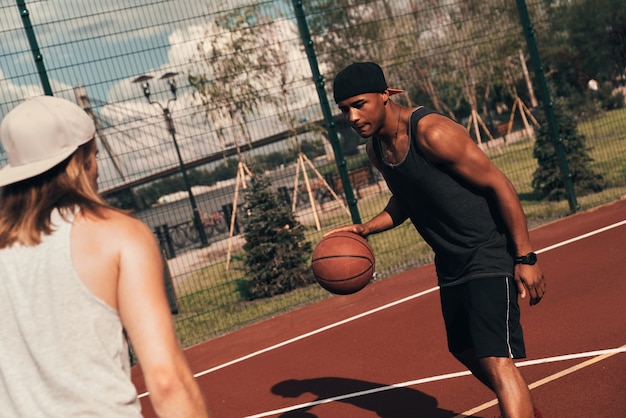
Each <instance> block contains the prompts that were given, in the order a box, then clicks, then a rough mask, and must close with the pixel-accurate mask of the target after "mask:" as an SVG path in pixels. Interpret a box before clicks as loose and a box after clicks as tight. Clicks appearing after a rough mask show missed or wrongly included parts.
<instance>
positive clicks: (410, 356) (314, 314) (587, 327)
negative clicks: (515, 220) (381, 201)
mask: <svg viewBox="0 0 626 418" xmlns="http://www.w3.org/2000/svg"><path fill="white" fill-rule="evenodd" d="M625 219H626V200H625V199H622V200H620V201H617V202H614V203H611V204H608V205H605V206H603V207H600V208H596V209H593V210H590V211H586V212H582V213H578V214H575V215H572V216H569V217H567V218H565V219H562V220H559V221H557V222H554V223H551V224H548V225H545V226H542V227H540V228H537V229H535V230H533V231H531V236H532V240H533V245H534V247H535V249H536V250H537V252H538V254H539V260H540V261H539V262H540V264H541V267H542V269H543V272H544V274H545V275H546V278H547V280H548V290H547V294H546V296H545V298H544V299H543V301H542V302H541V303H539V304H538V305H536V306H533V307H530V306H528V299H524V300H521V305H522V323H523V326H524V332H525V339H526V349H527V356H528V357H527V358H526V359H523V360H518V361H517V364H518V366H519V367H520V370H521V371H522V373H523V375H524V377H525V378H526V380H527V382H528V383H529V385H530V387H531V389H532V394H533V397H534V398H535V401H536V403H537V405H538V406H539V408H540V409H541V410H542V412H543V414H544V416H545V417H546V418H550V417H567V418H574V417H581V418H582V417H584V418H590V417H602V418H611V417H615V418H617V417H619V418H623V417H626V389H625V387H626V319H625V314H626V308H625V307H624V299H626V280H625V279H626V278H625V275H626V274H625V272H626V220H625ZM435 283H436V280H435V274H434V267H433V266H432V265H428V266H424V267H421V268H418V269H414V270H411V271H408V272H406V273H403V274H400V275H398V276H395V277H391V278H387V279H385V280H382V281H379V282H374V283H372V284H370V285H368V286H367V287H366V288H365V289H363V290H362V291H360V292H358V293H356V294H354V295H349V296H333V297H330V298H328V299H325V300H323V301H321V302H318V303H315V304H312V305H309V306H306V307H303V308H300V309H297V310H294V311H291V312H288V313H285V314H281V315H278V316H276V317H273V318H270V319H268V320H265V321H262V322H260V323H257V324H255V325H252V326H249V327H246V328H244V329H241V330H238V331H236V332H233V333H230V334H228V335H225V336H222V337H219V338H216V339H213V340H211V341H208V342H206V343H203V344H200V345H197V346H194V347H191V348H190V349H188V350H187V351H186V354H187V356H188V359H189V362H190V364H191V367H192V369H193V371H194V373H196V376H197V380H198V382H199V384H200V385H201V387H202V390H203V391H204V394H205V396H206V398H207V400H208V402H209V405H210V408H211V411H212V413H213V416H214V417H215V418H221V417H301V418H304V417H308V418H313V417H319V418H325V417H332V418H335V417H341V418H350V417H359V418H365V417H386V418H399V417H407V418H408V417H428V418H437V417H457V416H460V417H462V416H473V417H495V416H497V415H498V414H499V413H498V409H497V405H496V403H495V401H494V396H493V394H492V393H491V392H490V391H489V390H487V389H486V388H484V387H483V386H481V384H480V383H478V381H477V380H475V379H474V378H473V377H471V376H469V375H468V374H467V372H466V371H465V370H464V369H463V367H462V366H461V365H460V364H459V363H457V362H456V360H454V359H453V358H452V356H451V355H450V354H449V353H448V351H447V346H446V341H445V334H444V328H443V320H442V318H441V313H440V308H439V292H438V289H437V288H436V287H434V286H435ZM133 381H134V382H135V384H136V386H137V389H138V391H139V393H140V396H141V400H142V405H143V408H144V413H145V415H146V416H147V417H152V416H154V413H153V411H152V408H151V406H150V403H149V394H146V393H145V386H144V384H143V381H142V378H141V372H140V369H139V368H138V367H136V368H134V369H133Z"/></svg>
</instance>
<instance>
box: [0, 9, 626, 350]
mask: <svg viewBox="0 0 626 418" xmlns="http://www.w3.org/2000/svg"><path fill="white" fill-rule="evenodd" d="M600 3H602V4H601V5H599V4H598V1H594V2H591V1H587V0H573V1H571V2H546V1H536V0H528V1H526V2H524V1H521V0H518V1H517V2H511V1H505V0H482V1H480V2H478V1H474V0H465V1H446V2H442V1H438V0H421V1H417V0H394V1H391V0H387V1H385V0H377V1H372V0H333V1H330V0H308V1H296V0H293V1H279V0H268V1H261V2H247V1H244V0H223V1H194V2H182V1H180V0H174V1H165V0H134V1H131V2H128V1H107V2H86V1H78V0H55V1H28V2H24V1H16V2H14V3H13V2H11V1H9V0H2V2H0V37H1V40H0V95H1V97H0V115H1V116H3V115H4V114H6V113H7V112H8V111H9V110H10V109H11V108H13V107H14V106H16V105H17V104H19V103H20V102H21V101H22V100H23V99H24V98H26V97H31V96H36V95H42V94H53V95H55V96H60V97H65V98H68V99H71V100H74V101H76V102H77V103H78V104H80V105H81V106H82V107H84V108H85V110H86V111H87V112H88V113H89V114H90V115H91V116H92V117H93V118H94V121H95V122H96V126H97V134H98V135H97V137H98V142H99V146H100V154H99V167H100V180H99V182H100V189H101V192H102V194H103V195H104V196H105V197H106V199H107V200H108V201H109V202H111V203H113V204H115V205H116V206H119V207H123V208H125V209H129V210H131V211H132V212H133V214H134V216H136V217H138V218H139V219H141V220H143V221H144V222H145V223H147V224H148V225H149V226H150V227H151V228H152V229H153V230H154V231H155V236H156V237H157V239H158V240H159V243H160V245H161V248H162V250H163V258H164V267H165V273H166V274H165V276H166V279H167V280H166V285H167V288H168V293H169V296H170V305H171V307H172V311H173V312H175V313H176V316H175V321H176V327H177V332H178V335H179V338H180V340H181V342H182V344H183V345H184V346H189V345H192V344H195V343H198V342H201V341H204V340H207V339H209V338H212V337H215V336H217V335H220V334H223V333H226V332H229V331H232V330H234V329H236V328H238V327H241V326H245V325H247V324H249V323H251V322H254V321H258V320H260V319H262V318H264V317H267V316H269V315H273V314H276V313H278V312H281V311H285V310H287V309H293V308H295V307H297V306H299V305H302V304H306V303H311V302H313V301H315V300H319V299H320V298H324V297H328V294H327V293H326V292H325V291H323V290H322V289H321V288H319V287H318V286H310V287H308V288H304V289H300V290H297V291H293V292H290V293H289V294H284V295H281V296H278V297H274V298H271V299H270V300H255V301H248V300H246V298H245V294H244V293H245V292H243V291H242V289H243V288H244V287H245V286H244V284H245V280H246V277H245V273H244V270H243V269H242V265H241V258H242V257H241V251H242V245H243V242H244V239H243V234H242V232H243V231H242V226H241V219H242V217H244V216H245V215H246V213H245V209H244V199H243V195H244V190H245V188H246V186H247V183H248V182H249V181H250V178H249V174H248V171H247V170H248V168H249V167H252V166H253V167H256V168H259V167H261V168H263V169H264V170H265V172H266V175H268V176H269V177H270V178H271V180H272V185H273V187H275V188H276V190H277V192H278V193H279V194H280V195H281V196H283V197H284V201H285V205H291V207H292V209H293V210H294V211H295V214H296V217H297V219H298V220H299V221H300V222H301V223H303V224H304V225H305V226H306V227H307V239H308V240H310V241H311V242H312V243H313V244H315V243H316V242H318V241H319V239H321V237H322V235H323V233H324V232H325V231H327V230H329V229H330V228H333V227H336V226H339V225H342V224H347V223H351V222H355V221H359V220H360V219H363V220H367V219H369V218H371V217H372V216H373V215H375V214H377V213H378V212H380V210H382V208H383V207H384V205H385V204H386V202H387V200H388V199H389V197H390V194H389V192H388V190H387V188H386V186H385V184H384V182H383V181H382V179H381V178H380V177H379V176H378V175H377V173H376V172H375V171H374V170H372V169H371V167H370V165H369V163H368V161H367V158H366V156H365V154H364V151H363V143H364V140H362V139H361V138H359V137H358V136H356V135H355V134H354V133H353V132H352V131H351V130H350V127H349V126H347V125H346V124H345V123H344V122H343V121H342V119H341V117H340V112H339V111H338V109H337V108H336V106H335V105H334V103H331V102H330V101H332V92H331V91H330V88H331V86H332V80H333V77H334V74H336V73H337V71H338V70H340V69H341V68H343V67H344V66H345V65H347V64H349V63H350V62H353V61H375V62H377V63H379V64H380V65H381V66H382V67H383V68H384V69H385V72H386V75H387V79H388V80H387V81H388V83H389V85H390V86H392V87H397V88H402V89H404V90H405V93H403V94H402V95H397V96H394V98H393V100H397V101H399V102H401V103H402V104H405V105H408V106H418V105H425V106H428V107H432V108H434V109H436V110H437V111H439V112H441V113H443V114H445V115H448V116H450V117H451V118H453V119H455V120H456V121H458V122H459V123H461V124H463V125H464V126H465V127H466V128H467V130H468V131H469V133H470V135H471V136H472V138H473V139H474V140H475V141H476V143H477V144H478V145H479V146H480V147H481V148H482V149H483V150H484V152H485V153H487V155H488V156H489V157H490V158H491V159H492V160H493V161H494V162H495V163H496V164H497V165H498V166H499V167H500V168H501V169H502V170H503V171H504V172H505V173H506V174H507V175H508V176H509V177H510V178H511V180H512V181H513V183H514V185H515V187H516V188H517V191H518V193H519V196H520V199H521V201H522V204H523V206H524V210H525V211H526V213H527V216H528V221H529V224H530V226H531V227H535V226H539V225H541V224H543V223H546V222H549V221H551V220H554V219H557V218H559V217H563V216H567V215H570V214H571V213H573V212H575V211H579V210H586V209H590V208H592V207H595V206H598V205H602V204H605V203H608V202H611V201H614V200H616V199H620V198H621V197H622V196H624V194H626V123H625V121H626V109H624V91H625V74H624V70H625V68H626V41H625V36H626V6H625V5H624V4H623V3H622V2H621V1H617V0H600ZM592 9H593V10H594V12H593V13H590V12H589V10H592ZM553 103H559V106H563V107H564V108H566V109H567V110H568V111H569V112H571V113H572V115H573V119H572V120H573V123H574V129H575V131H576V132H577V133H578V134H580V135H581V136H582V137H583V138H584V145H585V152H586V153H587V155H588V157H590V158H589V159H588V160H586V162H585V165H586V167H587V168H589V169H591V170H593V171H594V172H595V173H597V174H599V175H600V176H601V177H602V180H603V184H602V187H600V188H599V189H597V190H594V191H592V192H586V191H584V190H583V191H582V192H581V191H580V190H577V189H576V188H575V187H571V188H570V189H567V187H566V192H567V194H566V196H564V197H563V198H561V200H556V201H551V200H546V199H542V198H541V197H540V195H539V194H538V192H537V190H536V188H535V187H533V179H534V176H535V172H536V170H537V169H538V167H539V166H538V161H537V159H535V157H534V154H533V152H534V150H535V148H536V145H537V141H536V140H537V136H538V135H540V134H541V132H544V131H545V130H546V129H547V130H548V131H550V129H549V127H553V126H557V125H558V122H559V120H558V119H559V117H560V116H559V114H558V112H557V114H556V115H554V114H553V113H554V111H555V109H556V110H558V109H557V108H556V107H555V108H554V109H553V106H552V104H553ZM561 103H562V104H561ZM552 134H553V138H552V141H553V144H555V145H553V146H556V148H557V150H558V149H559V147H560V148H561V151H562V148H563V147H562V146H561V145H560V144H562V140H563V138H562V136H561V134H562V132H559V131H558V130H557V131H556V134H555V135H554V132H552ZM0 151H1V150H0ZM561 157H562V158H564V159H565V160H566V156H564V155H561ZM5 163H6V158H5V157H4V153H1V154H0V166H2V165H4V164H5ZM573 171H574V172H573V175H572V169H571V167H570V172H569V174H566V175H564V177H563V178H564V182H565V183H566V185H567V182H568V181H571V179H572V178H574V179H575V175H576V171H575V170H573ZM304 173H306V176H304V175H303V174H304ZM309 191H310V193H309ZM370 242H371V244H372V246H373V248H374V251H375V252H376V255H377V275H376V277H377V279H378V280H382V279H385V278H387V277H391V276H393V275H394V274H396V273H398V272H402V271H406V270H407V269H410V268H413V267H416V266H419V265H421V264H424V263H428V262H431V261H432V254H431V251H430V249H429V248H428V247H427V245H426V244H425V243H424V242H423V241H422V240H421V238H420V237H419V236H418V235H417V233H416V232H415V231H414V229H413V227H412V225H410V223H406V224H405V225H402V226H400V227H398V228H396V229H394V230H393V231H389V232H387V233H384V234H380V235H377V236H373V237H371V238H370ZM434 283H435V278H433V284H434Z"/></svg>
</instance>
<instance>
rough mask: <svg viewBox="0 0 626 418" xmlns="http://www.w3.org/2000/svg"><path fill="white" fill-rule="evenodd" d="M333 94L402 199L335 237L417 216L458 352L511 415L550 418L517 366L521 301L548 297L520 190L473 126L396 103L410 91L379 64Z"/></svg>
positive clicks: (361, 65) (361, 66) (521, 352)
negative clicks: (392, 81)
mask: <svg viewBox="0 0 626 418" xmlns="http://www.w3.org/2000/svg"><path fill="white" fill-rule="evenodd" d="M333 89H334V99H335V102H336V103H337V104H338V105H339V109H341V112H342V113H343V116H344V118H345V120H346V121H347V122H349V123H350V125H351V126H352V128H353V129H354V130H355V131H356V132H357V133H358V134H359V135H360V136H361V137H363V138H369V140H368V142H367V145H366V150H367V153H368V156H369V159H370V161H371V162H372V164H373V165H374V166H375V167H376V168H377V169H378V170H379V171H380V172H381V174H382V175H383V177H384V178H385V181H386V182H387V185H388V186H389V189H390V190H391V192H392V196H391V198H390V199H389V202H388V203H387V206H386V207H385V208H384V210H383V211H382V212H381V213H379V214H378V215H376V216H374V217H373V218H372V219H370V220H369V221H367V222H365V223H363V224H354V225H347V226H343V227H340V228H336V229H334V230H333V231H331V232H329V233H332V232H336V231H351V232H355V233H357V234H360V235H362V236H363V237H367V236H368V235H370V234H376V233H380V232H383V231H386V230H388V229H391V228H394V227H396V226H398V225H400V224H402V223H403V222H404V221H406V220H407V219H410V220H411V221H412V222H413V224H414V226H415V228H416V229H417V231H418V232H419V233H420V234H421V235H422V237H423V238H424V239H425V240H426V242H427V243H428V244H429V245H430V246H431V247H432V248H433V251H434V253H435V266H436V269H437V279H438V284H439V286H440V295H441V305H442V312H443V316H444V321H445V324H446V333H447V336H448V348H449V350H450V352H451V353H452V354H453V355H454V356H455V357H456V358H457V359H458V360H459V361H461V362H462V363H463V364H464V365H465V366H466V367H467V368H468V369H469V370H470V371H471V372H472V373H473V375H474V376H475V377H476V378H478V379H479V380H480V381H481V382H482V383H483V384H485V385H486V386H487V387H489V388H490V389H491V390H493V391H494V392H495V394H496V395H497V397H498V400H499V406H500V410H501V412H502V415H503V416H505V417H533V416H541V413H540V412H539V411H538V410H537V409H536V408H534V405H533V401H532V397H531V394H530V391H529V389H528V385H527V384H526V382H525V381H524V378H523V377H522V375H521V374H520V372H519V370H518V369H517V367H516V366H515V364H514V362H513V359H514V358H523V357H525V356H526V353H525V347H524V339H523V334H522V328H521V325H520V311H519V305H518V297H521V298H525V297H526V296H529V299H530V305H535V304H537V303H539V301H540V300H541V298H542V297H543V295H544V293H545V291H546V281H545V279H544V277H543V274H542V272H541V269H540V268H539V265H538V264H537V258H536V254H535V253H534V252H533V249H532V245H531V242H530V236H529V233H528V227H527V224H526V217H525V215H524V212H523V209H522V206H521V204H520V201H519V198H518V196H517V193H516V191H515V189H514V187H513V185H512V184H511V182H510V181H509V180H508V179H507V178H506V176H505V175H504V174H503V173H502V172H501V171H500V170H499V169H498V168H497V167H496V166H495V165H494V164H493V163H492V162H491V161H490V160H489V159H488V158H487V157H486V155H485V154H484V153H483V151H482V150H481V149H480V148H479V147H478V146H477V145H476V144H475V143H474V141H473V140H472V139H471V137H470V136H469V135H468V133H467V131H466V130H465V128H464V127H463V126H461V125H459V124H458V123H456V122H454V121H453V120H451V119H449V118H448V117H446V116H443V115H440V114H437V113H436V112H434V111H433V110H431V109H427V108H424V107H418V108H417V109H410V108H407V107H404V106H401V105H399V104H397V103H395V102H393V101H391V100H390V99H389V97H390V96H392V95H394V94H397V93H400V92H402V90H398V89H391V88H389V87H388V86H387V82H386V81H385V76H384V74H383V71H382V69H381V68H380V67H379V66H378V65H377V64H375V63H373V62H356V63H353V64H351V65H349V66H347V67H346V68H344V69H343V70H342V71H340V72H339V73H338V74H337V76H336V77H335V81H334V84H333ZM485 295H487V296H485Z"/></svg>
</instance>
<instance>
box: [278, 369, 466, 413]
mask: <svg viewBox="0 0 626 418" xmlns="http://www.w3.org/2000/svg"><path fill="white" fill-rule="evenodd" d="M384 386H386V385H382V384H380V383H373V382H367V381H363V380H356V379H345V378H341V377H320V378H316V379H305V380H296V379H290V380H284V381H282V382H280V383H277V384H276V385H274V386H273V387H272V393H273V394H274V395H279V396H282V397H284V398H297V397H299V396H301V395H302V394H305V393H312V394H314V395H317V399H316V401H318V400H323V399H328V398H334V397H337V396H342V395H345V394H351V393H357V392H363V391H369V390H372V389H377V388H382V387H384ZM335 402H344V403H347V404H350V405H354V406H356V407H357V408H361V409H363V410H367V411H372V412H375V413H376V414H377V415H378V416H379V417H382V418H401V417H402V418H406V417H408V416H410V417H414V418H420V417H424V418H426V417H428V418H449V417H454V416H456V415H457V414H456V413H454V412H452V411H448V410H444V409H440V408H438V407H437V405H438V401H437V399H436V398H434V397H433V396H430V395H427V394H425V393H423V392H420V391H418V390H415V389H410V388H393V389H388V390H384V391H382V392H375V393H370V394H365V395H360V396H355V397H350V398H344V399H341V400H337V401H335ZM315 406H316V405H312V406H309V407H303V408H300V409H297V410H294V411H289V412H285V413H283V414H282V415H280V417H282V418H315V417H317V415H315V414H314V413H311V412H309V411H310V410H311V409H314V408H315Z"/></svg>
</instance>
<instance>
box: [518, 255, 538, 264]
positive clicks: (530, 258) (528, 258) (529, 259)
mask: <svg viewBox="0 0 626 418" xmlns="http://www.w3.org/2000/svg"><path fill="white" fill-rule="evenodd" d="M536 262H537V254H535V253H528V254H526V255H522V256H520V257H515V264H529V265H531V266H532V265H534V264H535V263H536Z"/></svg>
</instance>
